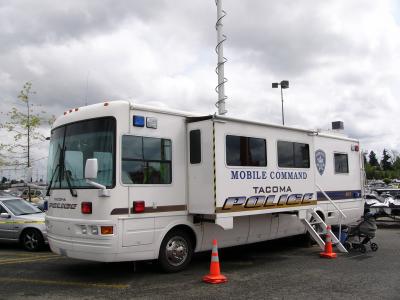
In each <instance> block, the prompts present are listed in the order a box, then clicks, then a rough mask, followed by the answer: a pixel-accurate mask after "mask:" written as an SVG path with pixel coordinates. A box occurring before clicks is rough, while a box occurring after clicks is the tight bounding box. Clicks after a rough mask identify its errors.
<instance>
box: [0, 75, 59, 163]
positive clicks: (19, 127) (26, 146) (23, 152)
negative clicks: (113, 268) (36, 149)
mask: <svg viewBox="0 0 400 300" xmlns="http://www.w3.org/2000/svg"><path fill="white" fill-rule="evenodd" d="M34 94H36V93H35V92H34V91H33V90H32V83H31V82H26V83H25V84H24V86H23V87H22V89H21V91H20V92H19V95H18V100H19V103H20V104H22V105H23V107H24V109H19V108H17V107H12V108H11V110H10V111H9V112H8V113H7V117H8V121H6V122H4V123H2V124H0V128H2V129H4V130H5V131H6V132H8V134H11V135H12V136H13V141H11V142H9V143H4V142H0V154H1V157H0V164H1V163H2V164H3V165H18V166H26V167H28V168H29V167H31V149H32V146H34V145H35V144H37V143H38V142H40V141H43V140H44V139H45V137H44V136H43V135H42V134H41V133H40V131H39V128H40V126H42V125H44V124H46V123H47V124H51V123H52V122H53V120H54V117H48V116H46V112H44V111H40V112H37V110H38V107H39V105H34V104H32V103H31V97H32V95H34Z"/></svg>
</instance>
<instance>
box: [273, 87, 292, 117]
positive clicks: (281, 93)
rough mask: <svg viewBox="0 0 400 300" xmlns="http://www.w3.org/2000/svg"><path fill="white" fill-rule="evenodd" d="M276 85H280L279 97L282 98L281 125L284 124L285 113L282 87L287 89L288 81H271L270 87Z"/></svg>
mask: <svg viewBox="0 0 400 300" xmlns="http://www.w3.org/2000/svg"><path fill="white" fill-rule="evenodd" d="M278 86H281V99H282V125H285V115H284V113H283V91H282V90H283V89H288V88H289V81H288V80H282V81H281V82H280V83H278V82H273V83H272V88H274V89H275V88H278Z"/></svg>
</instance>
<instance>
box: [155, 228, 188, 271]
mask: <svg viewBox="0 0 400 300" xmlns="http://www.w3.org/2000/svg"><path fill="white" fill-rule="evenodd" d="M192 256H193V243H192V240H191V239H190V236H189V234H188V233H187V232H185V231H183V230H174V231H171V232H168V233H167V235H166V236H165V237H164V239H163V241H162V243H161V247H160V253H159V256H158V261H159V262H160V265H161V267H162V269H163V270H164V271H165V272H168V273H172V272H179V271H182V270H183V269H185V268H186V267H187V265H188V264H189V263H190V261H191V260H192Z"/></svg>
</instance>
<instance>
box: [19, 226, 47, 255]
mask: <svg viewBox="0 0 400 300" xmlns="http://www.w3.org/2000/svg"><path fill="white" fill-rule="evenodd" d="M20 241H21V244H22V246H23V247H24V248H25V249H26V250H28V251H32V252H36V251H39V250H40V249H42V248H43V246H44V240H43V235H42V233H41V232H40V231H39V230H37V229H33V228H31V229H26V230H24V231H23V232H22V234H21V238H20Z"/></svg>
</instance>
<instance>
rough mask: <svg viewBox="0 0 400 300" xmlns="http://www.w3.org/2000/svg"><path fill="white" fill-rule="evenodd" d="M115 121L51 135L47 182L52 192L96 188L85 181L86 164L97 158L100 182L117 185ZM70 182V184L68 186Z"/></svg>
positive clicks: (85, 123)
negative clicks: (87, 161) (90, 159)
mask: <svg viewBox="0 0 400 300" xmlns="http://www.w3.org/2000/svg"><path fill="white" fill-rule="evenodd" d="M115 123H116V121H115V119H114V118H111V117H107V118H99V119H92V120H86V121H81V122H77V123H72V124H67V125H64V126H61V127H58V128H56V129H54V130H52V132H51V140H50V150H49V161H48V168H47V182H49V184H51V186H50V187H49V188H52V189H54V188H55V189H57V188H61V189H67V188H73V189H77V188H93V186H91V185H89V184H87V183H86V180H85V163H86V160H87V159H88V158H97V160H98V166H99V168H98V175H97V179H96V182H98V183H100V184H102V185H105V186H106V187H107V188H112V187H114V185H115V128H116V125H115ZM68 181H69V183H68Z"/></svg>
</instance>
